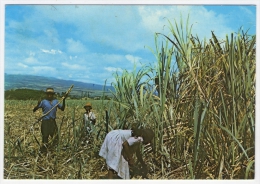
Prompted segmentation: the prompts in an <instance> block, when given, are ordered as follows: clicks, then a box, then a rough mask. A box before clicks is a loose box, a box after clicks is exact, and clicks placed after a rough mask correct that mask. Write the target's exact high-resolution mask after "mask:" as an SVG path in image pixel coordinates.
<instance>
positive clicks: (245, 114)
mask: <svg viewBox="0 0 260 184" xmlns="http://www.w3.org/2000/svg"><path fill="white" fill-rule="evenodd" d="M183 25H184V26H183ZM167 26H169V30H170V35H166V34H164V33H159V32H158V33H155V35H154V40H155V45H156V50H153V51H152V52H151V54H154V57H155V60H156V63H155V64H151V65H143V66H142V67H141V68H140V69H137V68H136V67H134V69H133V70H132V71H128V70H123V71H122V72H121V73H120V72H115V73H114V74H113V78H114V82H113V83H112V84H111V86H112V88H113V90H110V93H108V92H106V91H104V93H103V95H101V96H100V98H94V97H84V98H77V99H75V98H73V96H72V94H73V91H74V92H75V90H76V88H77V85H75V84H74V83H73V82H71V81H68V83H67V86H69V87H66V90H63V91H60V90H59V89H57V88H55V86H54V87H53V89H52V88H48V86H51V85H52V84H51V83H47V84H44V85H45V88H46V91H43V92H42V94H45V93H46V94H47V95H48V94H49V93H51V94H52V95H54V97H53V99H55V100H56V101H55V103H56V106H54V107H53V108H57V107H58V108H57V109H58V110H57V112H56V111H55V113H57V114H56V117H55V118H54V120H53V121H56V124H57V132H56V134H57V139H56V141H57V142H56V143H55V144H54V142H55V140H54V138H53V137H52V136H50V137H49V138H48V137H47V140H46V142H44V135H43V133H42V132H43V122H44V121H46V119H45V117H47V116H51V115H50V114H51V113H50V112H51V111H52V110H53V109H51V110H50V111H49V112H47V113H46V111H45V110H44V108H43V105H44V103H45V102H44V101H43V99H44V98H45V97H44V96H42V97H41V99H33V98H32V97H28V94H29V93H27V96H26V95H25V97H24V98H27V97H28V99H26V100H22V99H14V98H11V96H9V95H7V92H5V99H4V153H3V155H4V158H3V161H4V163H3V164H4V165H3V166H4V168H3V177H4V179H6V180H12V179H15V180H16V179H37V180H41V179H50V180H55V179H64V180H106V179H108V178H109V177H110V179H111V177H113V179H122V178H123V179H131V180H166V179H167V180H194V179H208V180H215V179H220V180H236V179H248V180H252V179H254V178H255V114H256V113H255V105H256V101H255V97H256V95H255V91H256V90H255V89H256V35H251V34H248V32H247V31H243V30H242V29H240V30H238V31H237V32H232V33H227V34H226V38H223V39H219V38H218V37H217V36H216V34H217V33H216V32H214V31H211V32H210V34H211V37H210V38H209V39H205V40H203V39H200V38H198V37H196V36H195V35H193V34H192V26H191V23H189V19H187V20H182V21H181V22H177V21H174V20H173V21H172V20H171V21H169V25H167ZM152 39H153V38H152ZM72 69H73V68H72ZM36 82H37V81H36ZM93 86H94V85H93ZM45 88H44V90H45ZM112 88H111V89H112ZM57 93H60V95H57ZM93 94H94V92H93ZM107 94H110V96H109V97H108V96H107ZM46 103H47V102H46ZM87 107H91V108H89V109H91V112H92V113H93V114H94V115H95V116H94V119H95V122H94V123H93V124H92V125H91V128H90V129H87V130H86V127H85V125H86V124H85V121H84V114H85V113H86V111H87V112H88V110H87V109H88V108H87ZM39 108H42V109H39ZM38 109H39V110H38ZM44 113H46V114H44ZM146 129H149V130H150V132H152V133H151V134H149V135H151V137H149V138H150V141H148V142H147V144H145V143H144V142H145V140H147V139H146V137H145V136H144V132H145V131H144V130H146ZM88 130H90V131H88ZM115 130H120V131H128V130H129V131H130V130H131V136H133V135H134V134H133V132H134V133H135V131H136V132H138V131H139V130H142V133H140V135H141V136H140V137H141V138H140V137H139V134H137V133H136V134H135V135H137V136H134V137H135V139H136V141H137V137H138V138H139V139H140V142H143V143H142V144H141V143H140V145H141V146H140V154H141V155H142V158H141V161H140V160H139V154H138V153H137V152H136V154H133V155H131V156H132V157H131V158H130V157H129V156H128V153H126V157H125V156H124V155H123V151H122V154H121V152H120V154H119V157H120V158H121V159H122V160H123V161H124V163H122V165H124V164H126V165H127V166H126V167H127V168H128V167H129V171H128V170H127V171H125V172H126V176H125V177H121V175H119V172H121V170H119V171H115V169H114V168H112V166H109V164H108V161H107V160H106V159H105V158H104V156H101V155H102V153H101V152H102V150H103V149H104V150H106V149H116V146H115V147H114V148H105V147H104V146H107V145H105V144H108V143H107V142H108V141H109V140H110V141H111V140H112V138H111V139H109V138H110V137H112V135H111V134H110V132H114V131H115ZM56 134H55V135H56ZM55 135H54V137H55ZM109 136H110V137H109ZM142 136H143V137H142ZM147 136H148V133H147ZM108 139H109V140H108ZM106 141H107V142H106ZM47 142H48V143H47ZM120 144H121V143H120ZM122 145H123V144H122ZM122 145H120V146H121V147H122ZM123 146H124V145H123ZM107 147H109V145H108V146H107ZM121 147H120V149H121ZM42 148H44V151H42V150H43V149H42ZM123 148H125V147H123ZM130 148H131V144H130V143H129V149H130ZM125 149H126V148H125ZM138 149H139V148H138ZM120 151H121V150H120ZM122 160H120V163H121V162H123V161H122ZM130 161H131V162H130ZM132 162H133V163H132ZM120 169H122V168H120ZM122 172H123V171H122ZM128 172H129V174H128ZM109 173H110V174H111V175H109ZM117 174H118V175H117ZM112 175H113V176H112ZM119 176H120V177H119Z"/></svg>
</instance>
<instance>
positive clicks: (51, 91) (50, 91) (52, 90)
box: [45, 88, 55, 94]
mask: <svg viewBox="0 0 260 184" xmlns="http://www.w3.org/2000/svg"><path fill="white" fill-rule="evenodd" d="M45 93H50V94H55V92H54V89H53V88H47V89H46V91H45Z"/></svg>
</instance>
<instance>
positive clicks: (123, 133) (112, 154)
mask: <svg viewBox="0 0 260 184" xmlns="http://www.w3.org/2000/svg"><path fill="white" fill-rule="evenodd" d="M153 137H154V132H153V131H152V130H150V129H134V130H121V129H120V130H112V131H111V132H109V133H108V134H107V135H106V138H105V140H104V142H103V144H102V146H101V149H100V151H99V155H100V156H101V157H103V158H104V159H106V164H107V166H108V179H113V175H114V174H117V176H118V177H119V178H122V179H130V171H129V166H133V164H134V160H133V154H136V157H137V159H138V161H139V162H140V163H141V165H142V169H143V170H146V171H147V166H146V164H145V163H144V161H143V158H142V153H141V145H142V144H144V145H145V144H148V143H150V142H151V140H152V139H153Z"/></svg>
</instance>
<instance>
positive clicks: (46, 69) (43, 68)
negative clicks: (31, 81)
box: [32, 66, 56, 76]
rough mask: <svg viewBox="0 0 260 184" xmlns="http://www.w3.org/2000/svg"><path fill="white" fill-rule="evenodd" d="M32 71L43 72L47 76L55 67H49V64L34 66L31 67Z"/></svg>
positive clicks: (54, 70)
mask: <svg viewBox="0 0 260 184" xmlns="http://www.w3.org/2000/svg"><path fill="white" fill-rule="evenodd" d="M32 69H33V73H35V74H39V73H40V74H45V75H46V76H49V75H50V74H55V73H54V72H56V68H53V67H50V66H34V67H32Z"/></svg>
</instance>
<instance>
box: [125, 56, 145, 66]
mask: <svg viewBox="0 0 260 184" xmlns="http://www.w3.org/2000/svg"><path fill="white" fill-rule="evenodd" d="M125 58H126V59H127V60H128V61H130V62H131V63H133V64H139V61H140V60H141V59H142V58H140V57H138V56H132V55H129V54H128V55H126V56H125Z"/></svg>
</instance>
